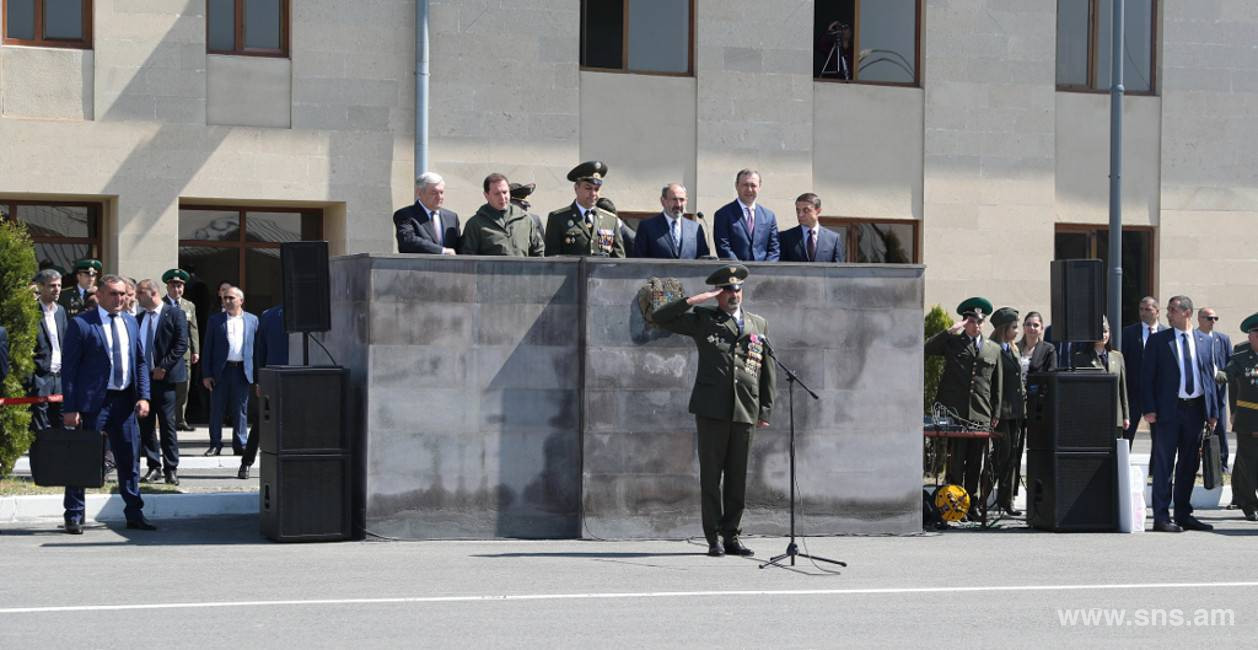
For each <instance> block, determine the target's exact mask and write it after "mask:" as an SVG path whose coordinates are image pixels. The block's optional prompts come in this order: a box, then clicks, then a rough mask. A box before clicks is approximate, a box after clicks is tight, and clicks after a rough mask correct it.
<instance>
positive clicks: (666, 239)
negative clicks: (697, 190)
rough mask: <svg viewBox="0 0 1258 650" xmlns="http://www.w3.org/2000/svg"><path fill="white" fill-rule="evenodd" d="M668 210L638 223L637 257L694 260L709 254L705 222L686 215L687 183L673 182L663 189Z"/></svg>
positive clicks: (662, 198) (634, 241)
mask: <svg viewBox="0 0 1258 650" xmlns="http://www.w3.org/2000/svg"><path fill="white" fill-rule="evenodd" d="M660 206H661V207H663V208H664V211H663V212H661V213H660V214H657V215H655V216H654V217H651V218H650V219H646V220H644V221H643V222H642V223H640V224H638V233H637V236H636V237H635V238H634V240H633V256H634V257H654V258H659V259H670V260H678V259H680V260H694V259H699V258H701V257H707V256H708V238H707V236H706V235H705V234H704V232H703V225H702V224H699V223H697V222H695V221H692V220H690V219H687V218H686V186H685V185H682V184H681V183H669V184H668V185H665V186H664V187H663V189H661V190H660Z"/></svg>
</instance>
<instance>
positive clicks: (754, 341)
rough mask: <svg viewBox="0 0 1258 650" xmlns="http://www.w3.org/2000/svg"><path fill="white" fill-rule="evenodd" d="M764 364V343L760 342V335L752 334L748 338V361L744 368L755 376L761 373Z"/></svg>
mask: <svg viewBox="0 0 1258 650" xmlns="http://www.w3.org/2000/svg"><path fill="white" fill-rule="evenodd" d="M763 364H764V341H761V340H760V336H759V335H758V334H751V335H749V336H748V337H747V360H746V361H745V362H744V363H743V367H745V368H746V369H747V372H749V373H751V374H753V375H754V374H756V373H758V372H760V366H761V365H763Z"/></svg>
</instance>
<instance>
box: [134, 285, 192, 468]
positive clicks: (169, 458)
mask: <svg viewBox="0 0 1258 650" xmlns="http://www.w3.org/2000/svg"><path fill="white" fill-rule="evenodd" d="M135 293H136V300H137V301H138V302H139V305H140V343H141V347H142V348H143V349H144V361H145V363H147V364H148V366H149V368H150V369H151V370H150V372H151V373H152V377H153V379H152V381H151V382H149V384H150V392H151V394H152V396H153V400H152V404H151V405H150V408H149V414H148V416H146V417H142V418H140V442H141V444H142V446H143V448H144V455H145V457H147V459H148V473H147V474H145V475H144V478H143V479H141V482H143V483H149V482H152V481H156V480H157V479H158V478H159V477H165V480H166V482H167V483H170V484H171V485H179V474H178V469H179V438H178V433H176V430H175V402H176V400H175V385H176V384H178V383H179V382H182V381H185V380H187V378H188V365H187V363H186V362H185V361H184V353H185V352H187V351H188V320H187V316H186V315H184V313H183V310H182V309H180V308H178V307H171V306H170V305H169V304H168V303H166V302H165V301H163V300H162V299H161V296H160V294H159V293H158V289H157V283H156V282H154V281H152V280H141V281H140V282H139V284H138V285H136V292H135ZM155 425H157V426H160V427H161V444H160V446H159V444H158V436H157V433H156V432H155V431H154V429H155V428H156V427H155Z"/></svg>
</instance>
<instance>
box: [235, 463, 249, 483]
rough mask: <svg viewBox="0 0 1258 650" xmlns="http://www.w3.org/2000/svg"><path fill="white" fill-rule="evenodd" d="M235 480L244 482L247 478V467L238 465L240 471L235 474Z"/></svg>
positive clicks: (242, 464)
mask: <svg viewBox="0 0 1258 650" xmlns="http://www.w3.org/2000/svg"><path fill="white" fill-rule="evenodd" d="M236 478H238V479H241V480H244V479H247V478H249V466H248V465H245V464H244V463H241V464H240V471H239V472H236Z"/></svg>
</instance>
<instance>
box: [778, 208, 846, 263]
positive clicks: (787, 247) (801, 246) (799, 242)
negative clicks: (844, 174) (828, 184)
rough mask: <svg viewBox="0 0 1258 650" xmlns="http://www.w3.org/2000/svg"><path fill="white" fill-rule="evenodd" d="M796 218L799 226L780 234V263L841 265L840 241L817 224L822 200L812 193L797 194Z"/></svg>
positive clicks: (842, 249) (836, 236) (841, 241)
mask: <svg viewBox="0 0 1258 650" xmlns="http://www.w3.org/2000/svg"><path fill="white" fill-rule="evenodd" d="M795 216H796V217H797V218H798V219H799V225H798V226H795V227H794V228H791V229H789V230H784V231H782V261H784V262H842V261H843V258H844V248H843V238H842V237H841V236H839V233H837V232H834V231H833V230H830V229H829V228H822V227H821V225H820V224H818V223H817V218H818V217H820V216H821V197H819V196H817V195H816V194H813V193H812V192H807V193H805V194H800V195H799V198H797V199H795Z"/></svg>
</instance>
